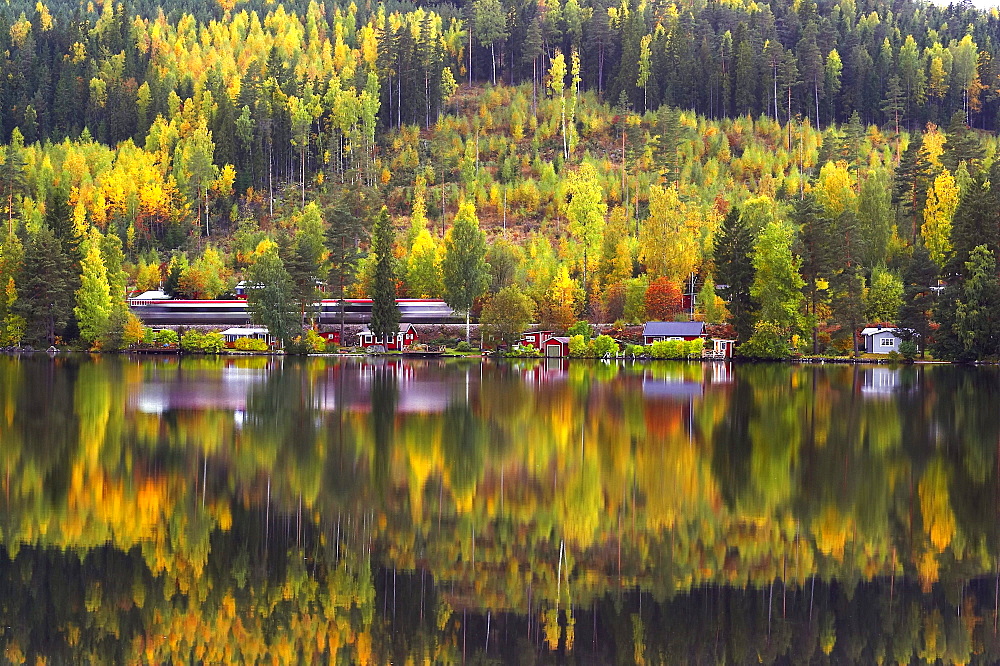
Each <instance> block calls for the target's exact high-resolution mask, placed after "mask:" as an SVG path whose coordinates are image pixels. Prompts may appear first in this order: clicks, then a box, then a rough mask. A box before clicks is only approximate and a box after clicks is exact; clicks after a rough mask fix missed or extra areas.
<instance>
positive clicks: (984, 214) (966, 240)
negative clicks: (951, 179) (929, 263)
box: [944, 165, 1000, 276]
mask: <svg viewBox="0 0 1000 666" xmlns="http://www.w3.org/2000/svg"><path fill="white" fill-rule="evenodd" d="M998 167H1000V165H995V166H994V167H993V168H992V169H991V174H990V176H989V179H990V181H991V182H1000V181H998V180H996V178H998V177H1000V168H998ZM991 182H988V180H987V176H986V175H985V174H980V175H979V176H976V177H974V178H973V181H972V183H971V185H970V186H969V189H968V190H967V191H966V192H965V194H964V196H962V199H961V201H960V202H959V204H958V208H957V209H956V210H955V216H954V218H953V219H952V224H951V244H952V251H953V254H952V257H951V261H950V262H949V263H948V264H947V265H946V266H945V271H944V272H945V274H946V275H950V276H959V275H962V274H963V271H964V269H965V265H966V263H967V262H968V261H969V259H970V257H971V255H972V250H973V249H974V248H976V247H977V246H979V245H985V246H986V247H987V249H989V250H990V251H991V252H993V253H994V255H995V254H996V253H997V252H998V251H1000V188H996V187H993V186H991Z"/></svg>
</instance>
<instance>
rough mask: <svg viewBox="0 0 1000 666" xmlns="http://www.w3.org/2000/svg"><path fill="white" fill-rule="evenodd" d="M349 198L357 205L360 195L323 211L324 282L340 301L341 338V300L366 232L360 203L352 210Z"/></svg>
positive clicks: (359, 254)
mask: <svg viewBox="0 0 1000 666" xmlns="http://www.w3.org/2000/svg"><path fill="white" fill-rule="evenodd" d="M352 201H354V202H355V203H358V204H360V202H361V198H360V196H353V197H352V196H350V194H348V195H345V196H343V197H340V198H338V199H337V200H336V202H335V203H333V204H332V205H331V206H329V207H327V208H326V209H325V211H324V213H323V215H324V217H325V218H326V221H327V230H326V248H327V250H328V251H329V254H328V255H327V261H328V262H329V266H330V271H329V273H328V278H327V283H328V285H329V287H330V289H331V290H332V293H333V294H334V295H335V296H336V297H337V298H338V299H339V300H340V337H341V339H343V337H344V314H345V313H344V299H345V298H346V297H347V287H348V286H349V285H350V284H352V283H353V282H354V278H355V276H356V275H357V270H358V261H359V260H360V259H361V251H360V249H359V247H360V244H361V242H362V241H363V240H364V239H365V238H366V237H367V235H368V229H367V226H366V217H367V216H366V215H365V211H364V210H362V207H361V206H360V205H359V206H356V207H355V208H356V209H355V210H352V207H351V202H352Z"/></svg>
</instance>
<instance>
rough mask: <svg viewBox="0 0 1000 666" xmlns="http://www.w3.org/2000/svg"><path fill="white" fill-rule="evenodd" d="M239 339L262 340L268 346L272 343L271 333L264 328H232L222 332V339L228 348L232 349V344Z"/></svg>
mask: <svg viewBox="0 0 1000 666" xmlns="http://www.w3.org/2000/svg"><path fill="white" fill-rule="evenodd" d="M241 338H250V339H252V340H263V341H264V342H266V343H267V344H268V346H270V345H271V342H272V338H271V332H270V331H269V330H267V327H265V326H234V327H233V328H227V329H226V330H224V331H223V332H222V339H223V340H225V341H226V346H228V347H232V346H233V343H235V342H236V341H237V340H239V339H241Z"/></svg>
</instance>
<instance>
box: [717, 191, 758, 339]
mask: <svg viewBox="0 0 1000 666" xmlns="http://www.w3.org/2000/svg"><path fill="white" fill-rule="evenodd" d="M757 233H758V230H757V229H754V228H753V226H752V225H751V224H750V222H749V220H746V219H744V218H743V217H742V216H741V215H740V209H739V208H738V207H737V206H733V207H732V208H730V209H729V213H728V214H727V215H726V217H725V219H724V220H723V221H722V227H721V228H720V229H719V233H718V234H716V237H715V247H714V259H715V276H716V281H717V282H718V285H719V292H720V294H721V295H722V297H723V298H724V299H725V300H726V302H727V304H728V307H729V322H730V323H731V324H732V325H733V327H734V328H735V329H736V338H737V339H738V340H739V341H740V342H745V341H747V340H749V339H750V336H751V335H752V334H753V325H754V320H755V310H756V304H755V303H754V301H753V298H751V296H750V287H751V285H752V284H753V276H754V270H753V248H754V244H755V243H756V241H757Z"/></svg>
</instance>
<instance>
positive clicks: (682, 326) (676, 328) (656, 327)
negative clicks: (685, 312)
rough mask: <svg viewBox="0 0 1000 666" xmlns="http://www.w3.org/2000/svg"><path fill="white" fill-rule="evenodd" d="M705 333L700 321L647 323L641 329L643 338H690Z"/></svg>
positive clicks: (703, 325) (702, 323)
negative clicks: (656, 336)
mask: <svg viewBox="0 0 1000 666" xmlns="http://www.w3.org/2000/svg"><path fill="white" fill-rule="evenodd" d="M704 332H705V322H702V321H647V322H646V325H645V326H643V328H642V334H643V336H647V335H662V336H666V337H678V338H682V337H690V336H697V335H701V334H702V333H704Z"/></svg>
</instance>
